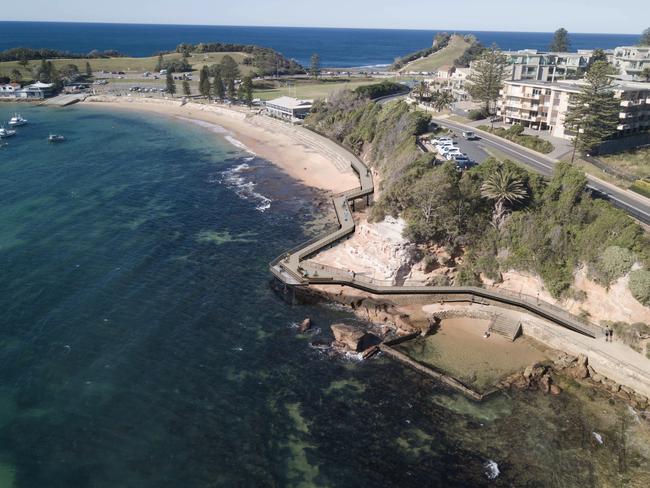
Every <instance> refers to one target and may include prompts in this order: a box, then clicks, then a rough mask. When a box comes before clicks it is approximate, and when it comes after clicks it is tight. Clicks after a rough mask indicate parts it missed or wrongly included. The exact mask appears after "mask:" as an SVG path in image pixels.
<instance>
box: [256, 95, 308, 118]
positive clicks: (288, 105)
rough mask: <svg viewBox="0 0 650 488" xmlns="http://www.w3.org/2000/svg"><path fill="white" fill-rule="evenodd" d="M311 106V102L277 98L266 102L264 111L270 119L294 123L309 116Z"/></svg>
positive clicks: (291, 98)
mask: <svg viewBox="0 0 650 488" xmlns="http://www.w3.org/2000/svg"><path fill="white" fill-rule="evenodd" d="M313 104H314V101H313V100H299V99H297V98H293V97H279V98H275V99H273V100H269V101H268V102H266V110H267V111H268V113H269V115H271V116H272V117H277V118H279V119H285V120H290V121H292V122H296V121H299V120H302V119H304V118H305V117H307V115H309V112H310V111H311V108H312V106H313Z"/></svg>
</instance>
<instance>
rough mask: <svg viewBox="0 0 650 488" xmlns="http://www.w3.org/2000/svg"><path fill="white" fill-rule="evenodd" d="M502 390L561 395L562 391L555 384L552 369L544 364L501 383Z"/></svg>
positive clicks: (536, 365)
mask: <svg viewBox="0 0 650 488" xmlns="http://www.w3.org/2000/svg"><path fill="white" fill-rule="evenodd" d="M497 386H498V387H499V388H500V389H516V390H538V391H541V392H543V393H550V394H552V395H559V394H560V393H561V392H562V389H561V388H560V387H559V386H558V385H556V384H555V383H554V382H553V377H552V376H551V369H550V368H549V367H548V366H546V365H542V364H533V365H531V366H528V367H527V368H526V369H525V370H524V371H523V373H515V374H513V375H511V376H509V377H507V378H506V379H504V380H502V381H500V382H499V384H498V385H497Z"/></svg>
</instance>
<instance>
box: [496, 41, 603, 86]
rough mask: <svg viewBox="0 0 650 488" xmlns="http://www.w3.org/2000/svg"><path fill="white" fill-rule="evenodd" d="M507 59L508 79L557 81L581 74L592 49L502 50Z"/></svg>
mask: <svg viewBox="0 0 650 488" xmlns="http://www.w3.org/2000/svg"><path fill="white" fill-rule="evenodd" d="M503 54H504V55H505V56H506V58H507V59H508V64H509V65H510V72H509V73H508V78H507V79H509V80H513V81H517V80H537V81H551V82H552V81H557V80H562V79H566V78H572V77H576V76H579V75H581V74H582V73H584V71H586V70H587V68H588V67H589V64H590V62H591V58H592V56H593V51H590V50H579V51H578V52H575V53H547V52H540V51H537V50H535V49H523V50H521V51H504V52H503Z"/></svg>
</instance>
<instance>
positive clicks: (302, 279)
mask: <svg viewBox="0 0 650 488" xmlns="http://www.w3.org/2000/svg"><path fill="white" fill-rule="evenodd" d="M300 130H302V131H305V130H307V129H304V128H302V127H301V128H300ZM311 137H315V138H316V139H317V140H321V142H323V143H325V141H328V140H327V139H326V138H324V137H322V136H320V135H317V134H314V133H312V134H311ZM329 144H335V143H333V142H332V141H329ZM340 151H343V152H344V153H346V154H347V157H346V159H347V160H349V161H350V165H351V167H352V169H353V170H354V171H355V173H356V174H357V175H358V176H359V181H360V184H361V186H360V187H359V188H357V189H353V190H349V191H347V192H343V193H341V194H338V195H334V197H333V203H334V208H335V211H336V216H337V219H338V222H339V228H338V229H337V230H335V231H334V232H332V233H330V234H328V235H326V236H324V237H321V238H316V239H313V240H312V241H309V242H307V243H304V244H301V245H299V246H297V247H296V248H294V249H292V250H290V251H288V252H286V253H284V254H282V255H281V256H279V257H278V258H276V259H275V260H273V261H272V262H271V263H270V265H269V267H270V270H271V272H272V273H273V274H274V276H275V277H276V278H278V279H279V280H280V281H282V282H284V283H285V284H286V285H289V286H308V285H310V284H319V285H343V286H350V287H353V288H357V289H360V290H363V291H366V292H369V293H372V294H377V295H414V294H416V295H431V296H432V304H434V305H432V306H436V305H435V303H436V302H439V303H440V304H441V305H442V304H443V303H447V304H449V303H450V302H452V303H458V302H460V303H471V304H473V306H475V307H476V306H478V307H488V308H489V309H490V310H493V309H494V307H495V306H498V307H500V308H501V309H503V308H505V309H508V310H509V311H510V313H514V314H519V315H520V316H525V318H526V319H525V320H522V322H523V323H524V334H527V335H530V336H532V337H533V338H538V339H539V340H540V341H542V342H544V343H546V344H548V345H550V346H551V347H554V348H557V349H559V350H562V351H566V352H568V353H570V354H586V355H587V356H588V357H589V360H590V363H591V365H592V367H594V369H595V370H597V371H602V374H604V375H605V376H607V377H608V378H610V379H612V380H613V381H616V382H617V383H620V384H623V385H626V386H629V387H630V388H632V389H633V390H635V391H637V392H639V393H641V394H643V395H646V396H649V397H650V359H647V358H646V357H644V356H643V355H641V354H639V353H637V352H635V351H633V350H632V349H631V348H629V347H628V346H626V345H624V344H620V343H616V342H614V343H608V342H605V340H604V331H603V329H602V328H601V327H599V326H597V325H594V324H589V323H586V322H585V321H584V320H583V319H580V318H578V317H575V316H572V315H571V314H569V313H567V312H566V311H564V310H562V309H560V308H558V307H556V306H554V305H551V304H549V303H546V302H543V301H540V300H539V298H537V297H529V296H526V295H517V294H514V293H506V292H505V291H503V290H498V291H497V290H489V289H484V288H476V287H433V286H423V285H422V284H420V283H408V282H407V283H405V284H404V285H402V286H396V285H395V283H393V282H380V281H378V280H373V279H370V278H368V277H365V276H361V275H356V274H355V273H351V272H349V271H346V270H341V269H337V268H333V267H329V266H323V265H320V264H316V263H313V262H310V261H309V257H310V256H312V255H314V254H315V253H317V252H318V251H320V250H321V249H323V248H325V247H326V246H329V245H332V244H333V243H335V242H337V241H339V240H340V239H342V238H344V237H346V236H348V235H349V234H351V233H353V232H354V230H355V223H354V220H353V216H352V212H351V210H350V202H353V201H354V200H356V199H358V198H366V199H368V203H370V198H371V196H372V194H373V192H374V184H373V180H372V174H371V172H370V170H369V169H368V168H367V167H366V166H365V165H364V164H363V163H362V162H361V161H360V160H359V159H358V158H356V156H354V155H353V154H351V153H349V152H348V151H347V150H346V149H345V148H342V147H340V146H338V145H337V152H340ZM427 307H428V306H427Z"/></svg>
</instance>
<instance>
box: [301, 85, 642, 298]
mask: <svg viewBox="0 0 650 488" xmlns="http://www.w3.org/2000/svg"><path fill="white" fill-rule="evenodd" d="M429 121H430V119H429V116H428V115H427V114H425V113H423V112H420V111H418V110H414V109H413V108H411V107H409V106H408V105H407V104H406V103H404V102H393V103H390V104H386V105H383V106H382V105H379V104H376V103H373V102H372V101H370V100H368V99H367V98H363V97H361V96H359V95H358V94H355V93H352V92H349V91H346V92H340V93H337V94H336V95H334V96H332V97H330V99H329V100H328V101H327V102H319V103H317V104H316V105H315V107H314V111H313V113H312V114H311V115H310V116H309V117H308V118H307V119H306V124H307V126H308V127H310V128H312V129H313V130H316V131H317V132H320V133H323V134H325V135H327V136H328V137H330V138H332V139H335V140H337V141H338V142H340V143H342V144H343V145H345V146H347V147H348V148H350V149H351V150H352V151H354V152H355V153H356V154H358V155H359V156H361V157H362V158H364V159H365V160H366V161H367V162H368V163H369V164H370V165H371V166H373V167H374V168H375V170H376V171H378V172H379V173H380V174H381V178H382V188H381V196H380V198H379V200H378V202H376V204H375V205H374V206H373V209H372V214H371V219H374V220H383V218H384V217H385V216H387V215H391V216H393V217H397V216H401V217H403V218H404V220H405V221H406V230H405V235H406V236H407V237H408V238H409V239H410V240H412V241H414V242H416V243H417V244H418V245H419V246H420V247H421V249H423V250H424V252H425V253H427V252H428V251H427V250H428V249H432V248H435V247H440V246H444V247H445V248H446V249H447V250H448V251H449V254H450V255H452V256H453V259H454V260H456V262H457V263H458V268H457V275H456V284H465V285H480V284H482V283H483V282H484V281H485V280H492V281H500V279H501V274H502V273H503V272H505V271H508V270H510V269H516V270H520V271H526V272H530V273H533V274H535V275H538V276H540V277H541V278H542V279H543V281H544V284H545V286H546V288H547V289H548V290H549V292H550V293H551V294H552V295H553V296H554V297H573V298H579V297H580V296H579V294H577V293H575V291H574V290H573V289H572V285H573V283H574V272H575V271H576V270H577V269H578V268H579V267H581V266H586V267H587V268H588V269H589V270H590V273H591V274H592V275H593V276H594V277H595V278H596V279H597V280H598V281H599V282H601V283H603V284H605V285H609V284H611V283H612V282H613V281H614V280H616V279H618V278H620V277H621V276H623V275H625V274H627V273H629V272H630V270H631V269H633V268H634V271H631V272H630V280H629V282H630V284H629V286H630V290H631V291H632V293H633V295H634V296H635V297H636V298H637V300H639V301H640V302H641V303H644V304H647V303H650V279H648V276H649V275H650V272H649V271H648V269H649V268H650V239H649V237H648V235H647V234H646V233H645V232H644V230H643V229H642V228H641V226H639V225H638V224H637V223H636V222H634V221H633V220H632V219H630V218H628V217H627V216H626V215H625V213H624V212H622V211H621V210H618V209H616V208H614V207H613V206H611V205H610V204H609V203H608V202H606V201H603V200H598V199H594V198H592V197H591V195H590V194H589V193H588V192H587V189H586V183H587V180H586V177H585V175H584V174H583V173H582V172H581V171H579V170H578V169H577V168H575V167H573V166H571V165H569V164H566V163H559V164H558V165H557V166H556V169H555V172H554V174H553V176H552V177H551V179H550V180H549V181H545V180H544V179H543V177H542V176H541V175H539V174H536V173H532V172H529V171H527V170H525V169H523V168H522V167H520V166H518V165H516V164H515V163H512V162H510V161H499V160H497V159H494V158H491V159H488V160H487V161H485V162H483V163H482V164H481V165H479V166H477V167H475V168H473V169H471V170H468V171H464V172H460V171H458V170H457V169H456V167H455V166H454V165H453V164H452V163H445V164H441V165H439V164H436V161H435V158H434V157H433V156H432V155H431V154H428V153H421V152H420V151H418V149H417V145H416V138H417V136H418V135H420V134H422V133H424V132H426V131H427V129H428V128H427V126H428V124H429ZM435 261H436V256H435V255H431V256H430V258H429V262H430V263H431V264H432V265H435Z"/></svg>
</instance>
